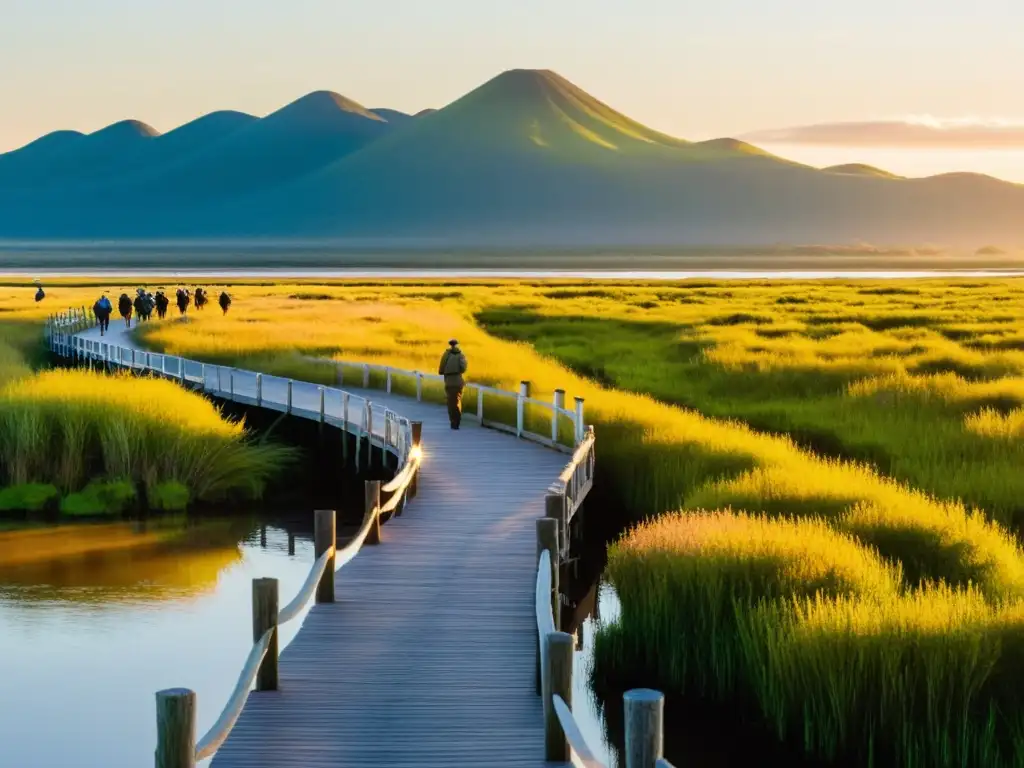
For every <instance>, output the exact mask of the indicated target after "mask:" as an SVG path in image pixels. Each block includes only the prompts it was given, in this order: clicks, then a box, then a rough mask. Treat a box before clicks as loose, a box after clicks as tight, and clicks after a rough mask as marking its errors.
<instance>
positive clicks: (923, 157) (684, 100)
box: [0, 0, 1024, 181]
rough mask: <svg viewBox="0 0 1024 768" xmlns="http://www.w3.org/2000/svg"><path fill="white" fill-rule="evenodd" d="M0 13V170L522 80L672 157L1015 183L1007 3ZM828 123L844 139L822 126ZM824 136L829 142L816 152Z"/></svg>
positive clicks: (28, 3) (202, 0)
mask: <svg viewBox="0 0 1024 768" xmlns="http://www.w3.org/2000/svg"><path fill="white" fill-rule="evenodd" d="M0 11H2V13H3V19H4V23H3V24H2V25H0V71H3V72H4V76H3V77H2V78H0V104H2V105H3V112H2V116H0V151H6V150H9V149H13V148H15V147H18V146H20V145H22V144H25V143H27V142H28V141H31V140H32V139H34V138H36V137H38V136H40V135H42V134H44V133H47V132H49V131H52V130H55V129H59V128H73V129H77V130H81V131H87V132H88V131H94V130H97V129H99V128H101V127H103V126H104V125H107V124H109V123H111V122H115V121H117V120H120V119H124V118H137V119H139V120H143V121H145V122H147V123H149V124H150V125H153V126H155V127H156V128H158V129H160V130H162V131H167V130H170V129H171V128H173V127H175V126H177V125H180V124H181V123H184V122H187V121H189V120H191V119H193V118H195V117H198V116H199V115H201V114H204V113H206V112H210V111H213V110H217V109H237V110H242V111H246V112H250V113H253V114H257V115H263V114H266V113H268V112H270V111H273V110H274V109H276V108H278V107H280V106H282V105H283V104H285V103H287V102H289V101H291V100H293V99H295V98H297V97H299V96H301V95H302V94H304V93H307V92H309V91H313V90H317V89H329V90H334V91H337V92H339V93H342V94H344V95H346V96H349V97H350V98H353V99H355V100H356V101H358V102H360V103H362V104H364V105H365V106H367V107H370V108H373V107H391V108H396V109H401V110H404V111H410V112H414V111H418V110H420V109H423V108H425V107H440V106H443V105H445V104H447V103H449V102H450V101H452V100H453V99H455V98H457V97H459V96H460V95H462V94H464V93H465V92H467V91H469V90H471V89H472V88H474V87H475V86H477V85H479V84H481V83H482V82H484V81H485V80H487V79H489V78H490V77H492V76H494V75H495V74H497V73H499V72H501V71H502V70H505V69H510V68H514V67H531V68H532V67H537V68H551V69H554V70H556V71H558V72H559V73H561V74H563V75H564V76H565V77H567V78H569V79H570V80H572V81H573V82H575V83H576V84H577V85H579V86H580V87H581V88H583V89H584V90H587V91H589V92H590V93H592V94H593V95H595V96H596V97H598V98H599V99H601V100H603V101H605V102H607V103H609V104H610V105H611V106H613V107H614V108H616V109H618V110H620V111H622V112H624V113H626V114H627V115H629V116H630V117H633V118H635V119H637V120H639V121H641V122H643V123H645V124H647V125H649V126H651V127H653V128H656V129H659V130H662V131H665V132H668V133H671V134H674V135H677V136H681V137H684V138H688V139H704V138H711V137H718V136H725V135H730V136H745V137H746V136H749V139H751V140H755V141H759V142H760V143H761V144H762V145H764V146H766V147H767V148H769V149H771V150H772V151H775V152H777V153H779V154H786V156H788V157H791V158H793V159H796V160H802V161H805V162H816V161H817V159H818V158H822V157H827V158H828V159H829V160H834V161H835V162H850V161H854V160H859V161H863V162H868V163H873V164H879V165H882V164H884V163H888V168H889V169H890V170H893V171H895V172H898V173H919V172H923V173H935V172H941V171H946V170H979V171H983V172H987V173H995V174H996V175H1002V176H1004V177H1006V178H1012V179H1014V180H1021V181H1024V159H1021V158H1020V157H1018V155H1024V46H1022V45H1021V44H1020V42H1019V31H1020V29H1021V27H1022V22H1024V5H1021V4H1020V3H1019V2H1014V1H1013V0H975V2H972V3H964V2H962V0H861V2H858V3H856V4H848V3H847V4H839V3H821V2H815V1H814V0H773V2H771V3H753V2H750V0H716V2H714V3H702V4H692V3H680V2H676V1H674V0H630V2H625V1H624V0H622V1H620V0H591V1H590V2H583V1H582V0H561V1H560V2H558V3H551V2H549V1H548V2H544V1H542V0H520V2H518V3H514V4H495V3H481V2H478V1H477V0H434V2H430V3H427V2H423V1H422V0H391V1H390V2H387V3H344V2H337V1H336V0H290V2H288V3H281V2H278V0H151V1H149V2H144V3H143V2H137V1H132V0H89V2H87V3H85V2H76V1H75V0H0ZM922 116H923V117H922ZM848 123H858V124H861V125H860V128H859V129H858V131H859V133H858V131H853V132H852V133H851V131H850V129H849V126H845V127H844V126H839V127H838V128H837V127H836V126H835V125H834V124H848ZM865 123H866V124H868V125H867V126H865V125H864V124H865ZM900 123H910V124H911V125H910V127H911V128H912V129H913V130H907V126H906V125H904V126H903V127H902V128H901V127H900V126H899V124H900ZM822 124H825V128H822V127H821V126H822ZM894 124H895V126H896V127H895V128H894ZM804 126H815V129H814V130H810V129H806V128H803V127H804ZM794 127H796V128H800V129H801V130H800V131H796V132H790V133H789V134H788V135H783V136H781V137H780V136H776V139H775V140H766V139H765V138H764V137H765V134H763V133H761V132H764V131H778V130H780V129H791V128H794ZM830 130H831V131H833V133H836V132H838V133H839V134H843V136H842V140H841V141H839V140H837V141H822V140H821V136H822V134H823V133H828V131H830ZM843 131H845V133H843ZM853 134H856V135H853ZM759 137H760V138H759ZM776 145H777V146H776ZM901 153H902V154H901ZM914 157H916V158H917V159H916V160H913V159H912V158H914ZM836 158H838V159H836ZM965 162H966V163H973V167H962V164H963V163H965ZM894 163H895V165H894ZM901 166H902V167H901Z"/></svg>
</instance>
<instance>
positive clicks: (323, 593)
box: [288, 509, 338, 603]
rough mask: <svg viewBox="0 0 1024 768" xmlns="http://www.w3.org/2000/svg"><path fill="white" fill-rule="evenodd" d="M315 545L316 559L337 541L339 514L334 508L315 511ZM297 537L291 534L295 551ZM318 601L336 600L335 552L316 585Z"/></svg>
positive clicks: (329, 601)
mask: <svg viewBox="0 0 1024 768" xmlns="http://www.w3.org/2000/svg"><path fill="white" fill-rule="evenodd" d="M313 515H314V519H313V526H314V527H313V547H314V552H315V553H316V559H317V560H319V559H320V556H321V555H323V553H324V552H327V551H328V550H330V549H332V548H333V547H334V546H335V545H336V543H337V540H338V538H337V515H335V512H334V510H333V509H318V510H317V511H316V512H314V513H313ZM294 541H295V539H294V538H293V537H292V536H291V535H290V534H289V536H288V542H289V547H291V548H292V549H293V551H294V546H295V545H294ZM316 601H317V602H318V603H333V602H334V553H333V552H332V553H331V556H330V557H328V558H327V567H326V568H324V572H323V575H322V576H321V577H320V581H319V582H317V585H316Z"/></svg>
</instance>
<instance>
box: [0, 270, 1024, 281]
mask: <svg viewBox="0 0 1024 768" xmlns="http://www.w3.org/2000/svg"><path fill="white" fill-rule="evenodd" d="M29 275H30V276H31V277H33V278H39V279H47V278H60V277H70V278H88V277H117V278H121V277H128V276H131V277H178V278H188V279H193V278H194V279H205V280H213V279H217V280H232V279H234V280H242V279H274V280H285V279H288V278H301V279H304V280H309V279H317V278H321V279H325V280H338V279H358V280H389V279H390V280H395V279H400V280H418V279H434V280H437V279H450V280H457V279H487V278H491V279H521V280H522V279H526V280H692V279H695V278H702V279H706V280H830V279H831V280H843V279H849V280H896V279H926V278H997V277H1021V276H1024V270H1022V269H973V270H968V269H902V270H900V269H890V270H873V269H852V270H851V269H846V270H841V269H816V270H806V269H715V270H711V269H692V270H618V269H400V268H396V269H290V268H281V269H209V270H206V269H187V270H174V269H133V268H131V267H124V268H121V269H89V270H82V269H46V270H40V271H38V272H31V273H30V272H29V271H28V270H26V269H0V277H26V276H29Z"/></svg>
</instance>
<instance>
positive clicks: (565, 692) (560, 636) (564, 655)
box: [543, 632, 575, 763]
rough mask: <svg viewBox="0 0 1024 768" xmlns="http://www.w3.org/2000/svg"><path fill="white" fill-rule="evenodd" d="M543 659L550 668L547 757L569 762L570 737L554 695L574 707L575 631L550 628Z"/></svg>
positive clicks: (547, 680) (546, 703) (546, 680)
mask: <svg viewBox="0 0 1024 768" xmlns="http://www.w3.org/2000/svg"><path fill="white" fill-rule="evenodd" d="M544 643H545V646H546V647H545V653H544V659H545V664H546V666H547V669H546V670H545V674H544V676H543V679H544V759H545V760H548V761H550V762H558V763H567V762H569V760H570V759H571V756H570V748H569V740H568V739H567V738H566V736H565V731H564V730H562V724H561V722H559V720H558V712H556V711H555V702H554V697H555V696H559V697H561V699H562V701H564V702H565V704H566V706H567V707H569V709H570V710H571V709H572V654H573V646H574V645H575V643H574V642H573V639H572V635H570V634H568V633H567V632H551V633H550V634H548V636H547V637H545V638H544Z"/></svg>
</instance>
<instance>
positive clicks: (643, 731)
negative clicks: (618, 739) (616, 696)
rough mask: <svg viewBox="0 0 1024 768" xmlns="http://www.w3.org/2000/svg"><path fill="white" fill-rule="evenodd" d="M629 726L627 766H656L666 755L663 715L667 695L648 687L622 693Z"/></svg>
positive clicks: (626, 722)
mask: <svg viewBox="0 0 1024 768" xmlns="http://www.w3.org/2000/svg"><path fill="white" fill-rule="evenodd" d="M622 701H623V705H624V706H623V719H624V722H625V726H626V749H625V752H626V768H655V766H656V765H657V762H658V760H660V759H661V758H662V757H663V756H664V755H663V753H664V749H665V738H664V732H663V730H662V727H663V726H662V719H663V716H664V711H665V696H664V694H662V693H661V692H660V691H652V690H651V689H649V688H634V689H633V690H631V691H626V693H625V694H623V696H622Z"/></svg>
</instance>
